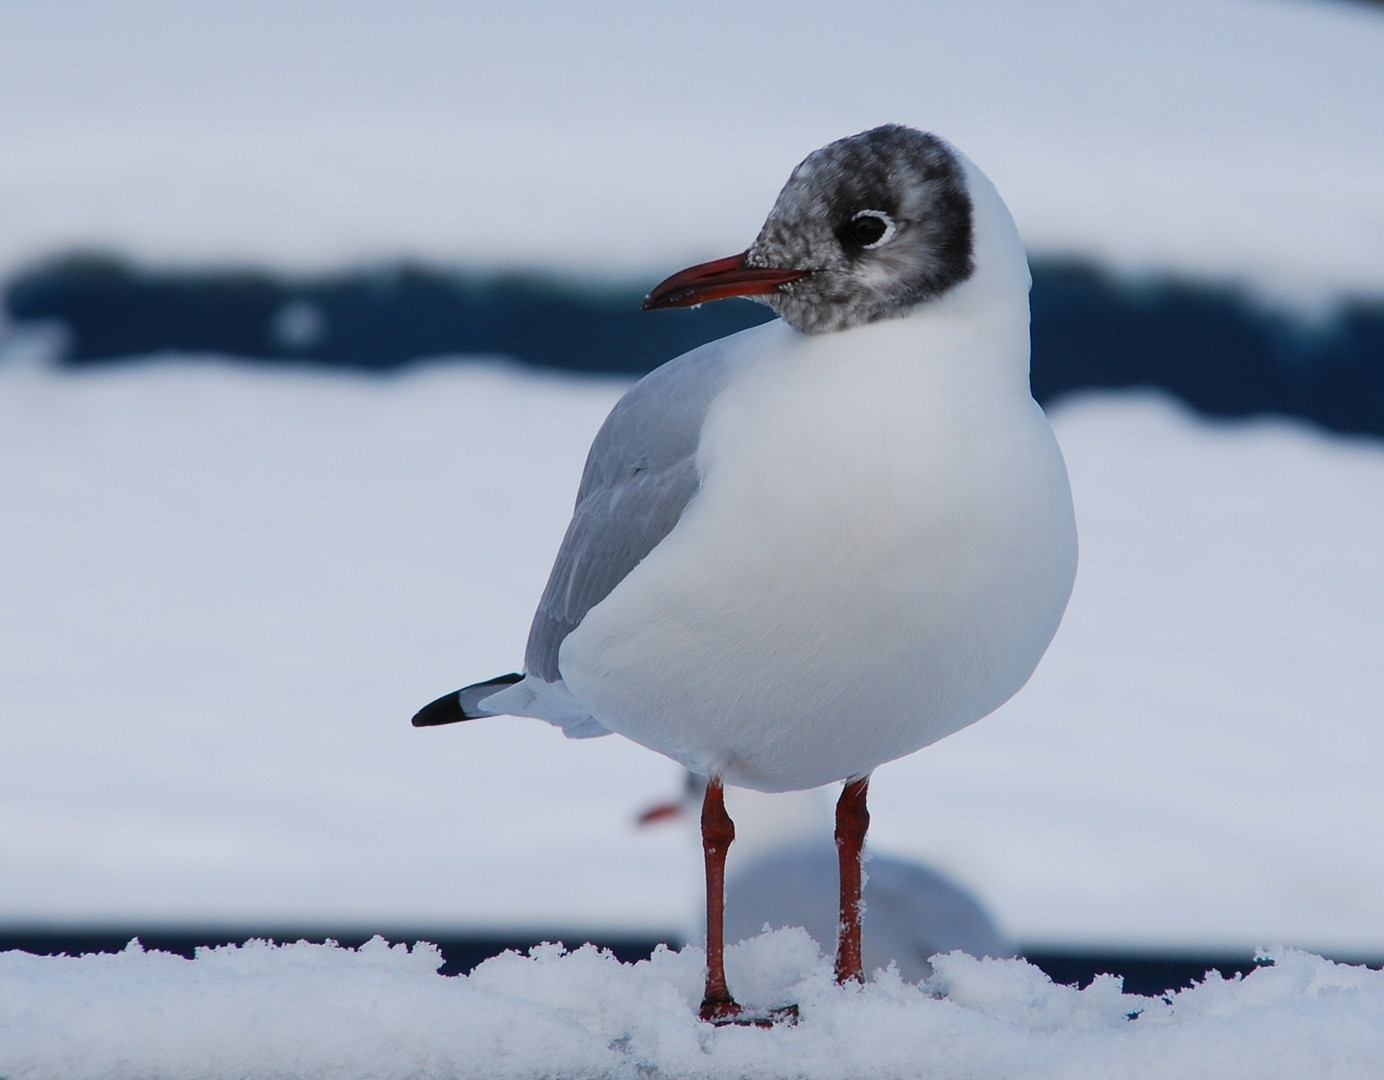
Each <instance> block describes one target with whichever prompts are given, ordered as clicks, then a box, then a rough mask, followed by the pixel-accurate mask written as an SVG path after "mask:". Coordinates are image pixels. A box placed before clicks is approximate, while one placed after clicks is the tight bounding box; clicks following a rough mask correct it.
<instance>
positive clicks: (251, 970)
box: [0, 930, 1384, 1080]
mask: <svg viewBox="0 0 1384 1080" xmlns="http://www.w3.org/2000/svg"><path fill="white" fill-rule="evenodd" d="M1266 958H1267V959H1268V960H1270V961H1271V963H1270V964H1269V965H1268V966H1264V967H1261V968H1258V969H1257V970H1255V971H1254V972H1252V973H1251V974H1249V975H1248V976H1246V977H1245V978H1244V979H1236V980H1230V981H1227V980H1223V979H1221V978H1220V977H1219V976H1217V975H1214V974H1213V975H1211V976H1209V977H1208V978H1207V979H1206V980H1205V981H1204V982H1202V983H1200V984H1198V985H1196V986H1193V987H1191V988H1190V989H1187V990H1183V991H1180V992H1178V993H1175V994H1173V995H1171V996H1170V997H1168V998H1145V997H1137V996H1134V995H1128V994H1124V993H1122V992H1121V986H1120V980H1119V979H1118V978H1116V977H1113V976H1101V977H1099V978H1097V979H1096V980H1095V981H1094V982H1093V983H1092V984H1091V985H1090V986H1088V987H1087V988H1085V989H1083V990H1078V989H1076V988H1074V987H1067V986H1057V985H1054V984H1053V983H1052V982H1051V981H1049V980H1048V978H1047V977H1046V976H1044V975H1043V974H1042V972H1040V971H1039V970H1038V969H1037V968H1034V967H1032V966H1031V965H1029V964H1027V963H1025V962H1024V961H1022V960H984V961H977V960H974V959H972V958H970V957H967V956H965V955H964V954H961V953H952V954H949V955H945V956H939V957H937V958H936V959H935V961H934V964H935V967H936V975H935V976H934V977H933V979H932V980H931V982H930V983H928V984H927V985H926V986H925V987H923V988H918V987H915V986H910V985H907V984H905V983H903V982H902V981H901V980H900V979H899V978H898V977H897V976H896V975H894V974H893V972H892V971H890V972H881V973H877V974H876V975H875V977H874V978H873V979H872V980H871V981H870V982H869V983H868V984H867V985H865V986H863V987H855V986H848V987H839V986H836V985H835V983H834V982H833V979H832V975H831V965H830V962H829V961H828V960H826V959H824V958H822V957H821V956H819V955H818V953H817V951H816V948H815V947H814V946H813V945H812V944H811V942H810V941H809V940H808V939H807V937H806V936H805V935H804V934H802V933H801V932H800V931H792V930H786V931H778V932H776V933H774V934H770V935H764V936H761V937H759V938H755V939H754V940H752V941H749V942H746V943H744V944H743V945H739V946H735V947H732V948H731V949H730V950H729V952H728V955H727V968H728V974H729V978H730V980H731V983H732V985H733V986H734V987H736V988H737V991H738V993H739V995H740V997H741V999H742V1001H743V1002H744V1003H746V1004H747V1005H759V1006H763V1007H772V1006H776V1005H781V1004H784V1003H786V1002H790V1001H791V1002H796V1003H797V1005H798V1006H799V1009H800V1013H801V1021H800V1022H799V1023H798V1024H797V1025H796V1026H793V1027H781V1028H778V1029H775V1030H772V1031H764V1030H758V1029H741V1028H721V1029H717V1028H713V1027H709V1026H707V1025H705V1024H702V1023H701V1022H700V1021H698V1020H697V1019H696V1006H697V1003H698V1001H699V1000H700V996H701V979H702V960H703V957H702V953H701V952H700V950H697V949H685V950H683V951H681V952H671V951H667V950H660V951H659V952H658V953H656V954H655V955H654V956H653V957H652V958H651V959H649V960H647V961H641V962H639V963H636V964H621V963H620V962H619V961H617V960H615V959H614V958H613V957H611V956H610V955H608V954H602V953H599V952H597V951H596V950H595V949H594V948H592V947H590V946H586V947H584V948H581V949H578V950H577V951H575V952H572V953H564V952H563V950H562V949H561V948H559V947H557V946H542V947H540V948H537V949H535V950H533V951H532V953H531V954H530V955H528V956H519V955H517V954H514V953H506V954H504V955H502V956H498V957H496V958H494V959H492V960H488V961H486V962H485V963H483V964H481V965H480V966H479V967H477V968H476V970H475V971H474V972H473V973H472V974H471V975H469V976H456V977H450V978H447V977H442V976H440V975H437V974H436V969H437V967H438V965H439V964H440V962H441V958H440V957H439V955H438V953H437V950H436V949H435V948H434V947H432V946H430V945H426V944H419V945H415V946H413V948H412V949H409V948H408V947H406V946H404V945H394V946H390V945H388V944H387V943H386V942H385V941H383V940H382V939H379V938H377V939H375V940H373V941H371V942H369V943H367V944H366V945H364V946H362V947H361V948H360V949H359V950H356V951H353V950H350V949H343V948H339V947H337V946H334V945H330V944H328V945H313V944H307V943H298V944H295V945H283V946H273V945H268V944H265V943H263V942H257V941H251V942H247V943H246V944H245V945H243V946H228V947H225V948H218V949H209V950H203V951H201V952H199V953H198V955H197V958H196V959H195V960H186V959H184V958H182V957H178V956H173V955H170V954H167V953H157V952H145V951H144V950H142V949H141V948H140V946H139V944H138V943H137V942H132V943H131V944H130V945H129V946H128V947H127V948H126V949H125V950H124V951H123V952H121V953H117V954H104V955H94V956H84V957H80V958H70V957H58V958H52V957H49V958H39V957H34V956H29V955H27V954H24V953H18V952H9V953H3V954H0V1076H4V1077H6V1080H68V1078H73V1080H76V1078H91V1080H96V1078H101V1080H105V1078H109V1080H117V1078H126V1077H128V1078H136V1077H138V1078H142V1080H155V1078H164V1077H167V1078H170V1080H171V1078H177V1080H200V1078H204V1077H205V1078H214V1077H236V1078H244V1080H251V1078H259V1077H266V1078H267V1077H282V1076H291V1077H294V1078H295V1080H313V1078H316V1077H324V1078H327V1077H330V1078H332V1080H346V1078H350V1077H370V1078H372V1080H387V1078H391V1077H399V1078H404V1077H410V1078H412V1077H486V1078H495V1080H500V1078H506V1077H525V1078H529V1077H533V1078H536V1077H554V1078H556V1077H582V1078H588V1080H594V1078H598V1077H621V1078H623V1077H629V1078H648V1077H668V1078H672V1077H714V1076H733V1077H742V1078H746V1080H750V1078H759V1077H765V1078H768V1077H797V1078H803V1080H809V1078H816V1077H821V1078H823V1080H839V1078H840V1077H842V1076H869V1077H927V1078H929V1080H946V1078H950V1077H958V1078H959V1077H966V1078H969V1080H985V1078H989V1077H1013V1076H1024V1077H1032V1078H1043V1077H1053V1078H1061V1080H1074V1078H1080V1077H1109V1076H1120V1077H1129V1078H1149V1080H1152V1078H1157V1077H1176V1078H1179V1080H1185V1078H1186V1077H1189V1076H1254V1077H1256V1078H1258V1080H1273V1078H1277V1077H1282V1078H1285V1080H1286V1078H1292V1080H1301V1078H1302V1077H1306V1076H1320V1077H1368V1076H1375V1075H1377V1069H1378V1063H1379V1061H1380V1060H1381V1058H1384V973H1381V972H1379V971H1376V970H1372V969H1369V968H1364V967H1348V966H1343V965H1340V964H1333V963H1331V962H1329V961H1326V960H1323V959H1321V958H1320V957H1317V956H1313V955H1310V954H1308V953H1302V952H1296V951H1293V950H1290V949H1279V950H1271V951H1269V952H1268V953H1267V954H1266Z"/></svg>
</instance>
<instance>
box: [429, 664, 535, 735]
mask: <svg viewBox="0 0 1384 1080" xmlns="http://www.w3.org/2000/svg"><path fill="white" fill-rule="evenodd" d="M523 678H524V676H523V675H521V674H520V673H519V672H517V671H514V672H511V673H510V674H508V675H497V676H495V678H493V679H487V680H486V681H485V682H478V683H472V684H471V685H470V686H463V687H462V688H461V689H460V690H453V691H452V692H451V693H450V694H443V695H442V696H441V697H440V698H438V699H437V700H436V701H430V702H429V703H428V704H426V705H424V706H423V707H422V708H421V709H419V710H418V711H417V712H416V713H414V716H413V726H414V727H437V726H438V725H439V724H455V723H457V722H458V721H460V720H476V719H479V718H480V717H482V716H498V715H500V714H499V713H497V712H492V711H491V710H489V709H483V708H481V702H482V701H484V700H485V699H486V698H488V697H489V696H490V695H491V694H493V693H495V692H496V691H497V690H503V689H504V688H505V687H506V686H512V685H514V684H515V683H517V682H521V681H522V680H523Z"/></svg>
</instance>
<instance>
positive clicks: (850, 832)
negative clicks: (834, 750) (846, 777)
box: [836, 776, 870, 983]
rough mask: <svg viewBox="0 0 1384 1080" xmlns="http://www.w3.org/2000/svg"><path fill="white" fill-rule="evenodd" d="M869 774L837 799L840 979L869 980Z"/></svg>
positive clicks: (850, 784) (841, 981)
mask: <svg viewBox="0 0 1384 1080" xmlns="http://www.w3.org/2000/svg"><path fill="white" fill-rule="evenodd" d="M869 786H870V778H869V777H868V776H866V777H864V778H862V779H860V780H853V781H851V782H850V783H849V784H847V785H846V787H845V790H843V791H842V792H841V798H840V799H838V800H837V802H836V856H837V858H838V859H839V860H840V863H841V922H840V927H839V929H838V936H837V940H836V981H837V982H839V983H844V982H847V981H849V980H852V979H854V980H855V981H856V982H859V983H863V982H864V981H865V972H864V970H863V968H862V965H861V962H860V859H861V855H862V854H863V853H864V850H865V830H866V829H868V828H869V827H870V811H869V810H867V809H866V808H865V791H866V789H867V788H868V787H869Z"/></svg>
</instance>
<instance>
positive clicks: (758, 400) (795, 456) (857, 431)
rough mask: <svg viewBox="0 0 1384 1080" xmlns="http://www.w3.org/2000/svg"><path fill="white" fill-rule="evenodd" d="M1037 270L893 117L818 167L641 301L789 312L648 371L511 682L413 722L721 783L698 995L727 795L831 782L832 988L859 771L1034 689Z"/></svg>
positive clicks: (614, 436)
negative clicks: (649, 764) (662, 760)
mask: <svg viewBox="0 0 1384 1080" xmlns="http://www.w3.org/2000/svg"><path fill="white" fill-rule="evenodd" d="M1028 289H1029V273H1028V262H1027V259H1026V258H1025V256H1024V250H1023V246H1022V244H1021V243H1020V240H1019V235H1018V231H1017V230H1016V228H1015V226H1014V222H1013V219H1012V218H1011V217H1010V216H1009V212H1008V210H1007V209H1006V208H1005V205H1004V203H1003V201H1001V199H1000V197H999V195H998V193H997V192H996V191H995V189H994V187H993V186H992V185H991V183H990V181H989V180H988V179H986V177H985V176H984V175H983V174H982V173H981V172H980V170H979V169H977V168H976V167H975V166H974V165H972V164H971V163H970V162H969V161H968V160H967V159H966V158H965V157H963V156H962V155H961V154H960V153H959V152H958V151H956V150H955V149H953V148H952V147H951V146H949V145H948V144H947V143H945V142H943V141H942V140H941V139H939V138H937V137H935V136H933V135H929V134H925V133H923V132H920V131H915V130H913V129H910V128H906V127H899V126H896V125H888V126H884V127H878V128H875V129H873V130H871V131H867V132H864V133H862V134H860V135H855V136H852V137H850V138H846V139H841V140H839V141H837V142H834V143H831V144H829V145H828V146H825V147H823V148H822V149H820V150H818V151H816V152H815V153H813V154H810V155H809V156H808V157H807V158H806V159H805V160H804V161H803V162H802V163H801V164H800V165H799V166H798V167H797V168H796V169H794V170H793V173H792V175H791V176H790V177H789V178H788V182H787V184H785V185H784V188H783V190H782V191H781V192H780V193H779V197H778V200H777V201H776V202H775V204H774V207H773V209H772V210H771V211H770V213H769V217H768V219H767V220H766V221H765V223H764V226H763V228H762V229H761V230H760V233H759V236H758V237H757V238H756V239H755V242H754V243H753V244H752V245H751V246H750V248H749V250H747V251H746V252H744V253H743V254H741V255H736V256H733V257H731V258H728V259H721V260H718V261H716V262H711V263H705V264H703V265H701V266H695V267H692V268H690V269H688V270H684V271H682V272H681V273H678V274H675V275H673V276H672V277H671V278H669V279H668V280H666V281H664V282H663V283H662V284H661V285H659V286H658V287H657V288H655V289H654V290H653V292H651V293H650V294H649V296H648V298H647V299H646V300H645V302H644V306H645V308H661V307H673V306H685V305H692V304H699V303H702V302H704V301H708V300H717V299H721V298H723V297H729V296H748V297H751V298H753V299H756V300H759V301H760V302H762V303H765V304H768V305H769V306H770V307H772V308H773V309H774V310H775V311H776V312H777V313H778V314H779V315H780V316H782V318H781V319H776V320H774V321H772V322H769V323H766V324H764V325H762V326H758V327H754V328H752V329H750V330H746V331H743V332H742V333H739V334H734V335H732V336H730V337H727V338H723V339H721V340H719V341H714V342H711V343H710V344H707V345H704V346H702V347H701V348H698V349H694V350H693V351H691V352H689V353H686V354H685V355H683V356H680V357H678V358H677V359H675V360H672V361H670V362H669V363H667V364H664V365H663V366H662V367H660V368H658V369H657V370H655V371H654V372H652V373H651V374H649V375H648V376H646V377H645V378H644V379H642V380H640V381H639V382H638V383H636V384H635V386H634V387H633V388H632V389H631V390H630V391H629V392H628V393H627V394H626V395H625V396H624V397H623V398H621V400H620V401H619V403H618V404H617V405H616V406H615V408H614V409H613V410H612V411H611V414H610V416H609V417H608V418H607V419H606V421H605V423H604V424H603V425H602V427H601V430H600V431H599V432H598V433H597V435H596V439H595V442H594V443H593V444H592V447H591V452H590V455H589V456H588V458H587V462H586V470H585V472H584V474H583V475H582V479H581V484H580V487H579V488H578V491H577V503H576V510H575V512H574V514H573V517H572V523H571V525H570V526H568V529H567V535H566V537H565V538H564V539H563V542H562V547H561V548H560V549H559V551H558V555H557V561H556V564H555V565H554V567H553V570H552V575H551V577H550V578H549V580H548V585H547V588H546V589H545V590H544V593H543V597H542V599H541V600H540V601H539V605H538V612H537V614H536V615H535V617H534V621H533V627H532V630H531V631H530V634H529V641H528V648H527V651H526V653H525V657H524V672H523V674H514V675H504V676H500V677H499V678H496V679H491V680H489V681H487V682H483V683H477V684H475V685H472V686H468V687H466V688H464V689H462V690H460V691H457V692H454V693H451V694H448V695H446V696H445V697H442V698H439V699H438V700H437V701H435V702H433V703H432V704H430V705H428V706H426V707H425V708H423V709H422V710H421V711H420V712H419V713H418V715H417V716H415V717H414V721H413V722H414V723H415V724H416V725H418V726H428V725H432V724H441V723H448V722H451V721H455V720H464V719H470V718H473V717H478V716H487V715H496V714H500V713H509V714H514V715H520V716H536V717H540V718H542V719H544V720H548V721H550V722H551V723H554V724H557V725H558V726H560V727H562V729H563V730H564V731H565V732H566V733H567V734H568V735H571V736H573V737H578V738H580V737H586V736H592V735H604V734H607V733H608V732H612V731H613V732H618V733H619V734H622V735H625V736H627V737H628V738H631V739H633V740H635V741H636V742H639V743H642V744H643V745H645V746H647V747H650V748H651V749H654V750H657V751H659V752H661V753H663V754H666V755H668V756H669V757H671V758H673V759H674V760H676V761H679V762H681V763H682V764H683V765H685V766H687V767H688V768H689V769H691V770H692V771H694V772H696V773H698V774H700V775H703V776H706V777H708V778H709V783H708V785H707V790H706V798H705V801H704V803H703V808H702V833H703V846H704V848H705V853H706V876H707V983H706V994H705V998H704V1000H703V1003H702V1008H701V1015H702V1017H703V1018H705V1019H708V1020H716V1021H725V1020H730V1019H734V1018H736V1017H737V1016H739V1014H740V1012H741V1010H740V1007H739V1006H738V1005H737V1004H736V1002H735V1001H734V999H733V998H732V997H731V995H730V993H729V991H728V990H727V987H726V981H725V974H724V970H723V964H722V926H721V905H722V897H723V886H724V861H725V853H726V848H727V847H728V846H729V844H730V842H731V840H732V839H733V838H734V827H733V825H732V823H731V821H730V818H729V817H728V816H727V814H726V812H725V806H724V796H723V793H722V785H723V784H725V783H730V784H736V785H739V786H743V787H748V788H754V789H757V790H759V791H766V792H773V791H789V790H797V789H802V788H811V787H816V786H818V785H821V784H825V783H829V782H831V781H838V780H844V781H845V782H846V784H845V788H844V790H843V791H842V794H841V798H840V800H839V801H838V803H837V811H836V842H837V849H838V852H839V855H840V860H839V864H840V885H839V892H840V911H841V933H840V935H839V940H838V944H837V955H836V974H837V978H838V979H840V980H841V981H843V982H844V981H846V980H852V979H853V980H860V979H862V977H863V973H862V970H861V959H860V854H861V849H862V845H863V843H864V836H865V830H866V827H867V825H868V822H869V815H868V813H867V811H866V803H865V800H866V789H867V785H868V783H869V777H870V773H871V772H872V771H873V770H874V769H875V767H876V766H878V765H881V764H883V763H884V762H887V761H892V760H894V759H895V758H899V757H902V756H904V755H905V754H911V753H912V752H913V751H915V750H918V749H919V748H921V747H924V746H926V745H928V744H929V743H932V742H935V741H937V740H938V739H940V738H942V737H943V736H946V735H949V734H951V733H952V732H955V731H957V730H959V729H961V728H963V727H965V726H966V725H968V724H971V723H973V722H975V721H976V720H979V719H980V718H981V717H982V716H985V715H986V714H987V713H989V712H991V711H992V710H994V709H995V708H997V707H998V706H999V705H1000V704H1002V703H1003V702H1004V701H1006V700H1008V698H1009V697H1010V696H1011V695H1013V694H1014V693H1015V692H1016V691H1017V690H1018V689H1019V688H1020V687H1021V686H1023V684H1024V683H1025V682H1026V681H1027V680H1028V677H1029V676H1030V675H1031V674H1032V672H1033V670H1034V668H1035V667H1036V666H1037V664H1038V661H1039V659H1040V658H1041V657H1042V655H1043V652H1044V650H1046V648H1047V646H1048V643H1049V641H1051V640H1052V636H1053V634H1054V633H1055V632H1056V630H1057V626H1058V623H1059V622H1060V621H1061V618H1062V612H1063V610H1064V608H1065V607H1066V604H1067V598H1068V596H1069V595H1070V593H1071V588H1072V582H1073V579H1074V576H1075V573H1076V557H1077V544H1076V525H1075V522H1074V519H1073V516H1072V504H1071V493H1070V490H1069V488H1068V484H1067V473H1066V469H1065V466H1064V465H1063V461H1062V454H1061V452H1060V450H1059V449H1058V446H1057V442H1056V440H1055V439H1054V437H1053V433H1052V429H1051V427H1049V425H1048V422H1047V418H1046V417H1045V416H1044V415H1043V412H1042V410H1041V409H1040V408H1039V407H1038V405H1037V403H1036V402H1034V400H1033V397H1032V395H1031V393H1030V391H1029V380H1028V363H1029V342H1028Z"/></svg>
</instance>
